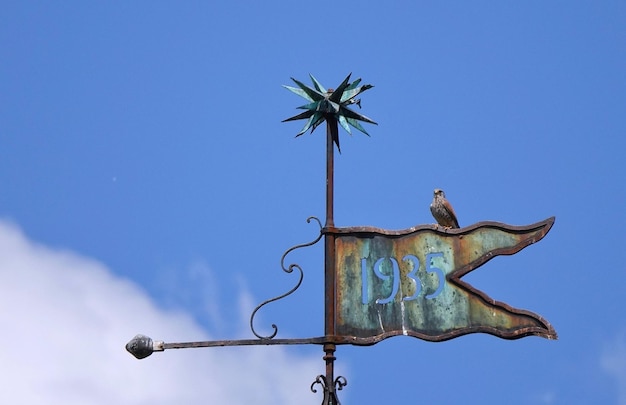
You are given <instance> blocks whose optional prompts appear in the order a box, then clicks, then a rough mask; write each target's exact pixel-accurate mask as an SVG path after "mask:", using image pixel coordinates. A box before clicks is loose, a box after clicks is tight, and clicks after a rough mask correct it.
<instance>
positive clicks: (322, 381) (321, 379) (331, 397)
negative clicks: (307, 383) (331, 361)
mask: <svg viewBox="0 0 626 405" xmlns="http://www.w3.org/2000/svg"><path fill="white" fill-rule="evenodd" d="M316 384H319V385H321V386H322V388H323V389H324V399H323V400H322V405H330V404H332V405H341V404H340V403H339V398H337V394H336V392H335V391H341V390H342V389H343V387H345V386H346V385H348V380H346V378H345V377H343V376H339V377H337V378H335V381H334V382H333V388H334V389H331V387H330V386H329V384H328V379H327V378H326V376H324V375H321V374H320V375H318V376H317V378H315V381H313V383H312V384H311V391H312V392H313V393H317V390H316V389H315V388H314V387H315V385H316Z"/></svg>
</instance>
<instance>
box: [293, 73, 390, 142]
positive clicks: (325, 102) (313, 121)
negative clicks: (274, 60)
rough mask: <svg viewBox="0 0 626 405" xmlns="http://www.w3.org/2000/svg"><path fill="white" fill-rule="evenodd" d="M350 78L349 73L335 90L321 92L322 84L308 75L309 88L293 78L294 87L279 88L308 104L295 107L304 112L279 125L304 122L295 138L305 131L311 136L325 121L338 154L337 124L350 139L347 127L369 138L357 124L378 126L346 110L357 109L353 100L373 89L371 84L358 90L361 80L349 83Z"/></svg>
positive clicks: (356, 100) (359, 100)
mask: <svg viewBox="0 0 626 405" xmlns="http://www.w3.org/2000/svg"><path fill="white" fill-rule="evenodd" d="M351 75H352V73H350V74H349V75H348V76H347V77H346V78H345V79H344V80H343V82H341V84H340V85H339V86H338V87H337V89H335V90H333V89H328V90H326V89H324V86H322V84H321V83H320V82H319V81H317V79H316V78H315V77H313V75H309V76H310V77H311V81H312V82H313V88H311V87H309V86H307V85H305V84H304V83H302V82H300V81H298V80H296V79H294V78H293V77H292V78H291V80H293V82H294V83H296V84H297V85H298V87H291V86H285V85H283V87H284V88H286V89H287V90H289V91H291V92H293V93H295V94H297V95H299V96H300V97H303V98H305V99H307V100H308V101H310V103H309V104H306V105H303V106H300V107H298V108H299V109H302V110H306V111H304V112H302V113H300V114H297V115H294V116H293V117H290V118H287V119H285V120H283V121H282V122H287V121H295V120H303V119H307V122H306V125H305V126H304V128H302V130H301V131H300V132H298V134H296V138H297V137H299V136H300V135H302V134H304V133H305V132H306V131H308V130H309V128H310V129H311V133H313V131H315V128H317V127H318V126H319V125H320V124H321V123H323V122H324V121H326V124H327V125H328V128H329V131H330V133H331V137H332V140H333V142H334V143H335V145H337V150H338V151H339V152H340V153H341V148H340V147H339V128H338V126H337V123H339V125H341V127H342V128H343V129H345V130H346V132H347V133H348V134H350V135H352V131H351V130H350V126H352V127H354V128H356V129H357V130H359V131H361V132H363V133H364V134H365V135H367V136H369V134H368V133H367V131H366V130H365V128H363V127H362V126H361V124H360V123H359V121H362V122H367V123H370V124H374V125H378V124H377V123H376V122H374V121H373V120H371V119H370V118H368V117H366V116H364V115H362V114H359V113H356V112H354V111H352V110H350V109H349V108H348V106H349V105H351V104H356V105H358V106H359V108H361V99H355V97H356V96H358V95H359V94H361V93H363V92H364V91H365V90H369V89H371V88H372V87H374V86H372V85H371V84H364V85H362V86H359V84H360V83H361V79H356V80H355V81H353V82H352V83H350V76H351Z"/></svg>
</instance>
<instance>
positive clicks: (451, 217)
mask: <svg viewBox="0 0 626 405" xmlns="http://www.w3.org/2000/svg"><path fill="white" fill-rule="evenodd" d="M430 212H432V214H433V217H435V220H437V223H438V224H439V225H441V226H443V227H444V228H459V221H458V220H457V219H456V214H455V213H454V209H453V208H452V205H451V204H450V203H449V202H448V200H446V194H445V193H444V192H443V190H441V189H438V188H437V189H435V192H434V196H433V202H432V203H431V204H430Z"/></svg>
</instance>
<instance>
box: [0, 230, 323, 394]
mask: <svg viewBox="0 0 626 405" xmlns="http://www.w3.org/2000/svg"><path fill="white" fill-rule="evenodd" d="M0 274H1V279H0V324H1V325H2V333H0V364H2V367H0V379H1V380H2V382H3V389H2V390H0V403H7V404H8V403H10V404H56V403H62V404H66V405H72V404H81V405H82V404H96V405H97V404H107V405H109V404H191V403H229V404H250V403H254V404H294V403H298V404H314V403H319V402H320V400H321V398H320V397H319V394H318V395H314V394H312V393H310V392H309V391H308V388H309V386H310V384H311V382H312V380H313V378H314V377H315V375H317V374H319V372H320V370H321V369H322V365H321V364H320V363H321V362H320V360H319V356H314V357H311V358H307V357H303V356H301V355H294V354H293V353H292V352H290V351H288V350H285V349H284V348H279V347H258V348H250V347H246V348H236V349H235V348H232V350H231V349H230V348H216V349H187V350H180V351H167V352H165V353H157V354H154V355H153V356H151V357H149V358H147V359H144V360H136V359H135V358H133V357H132V356H130V355H129V354H128V353H126V351H125V350H124V344H125V343H126V342H127V341H128V340H129V339H130V338H132V337H133V336H134V335H135V333H137V332H140V333H141V332H143V333H146V334H149V335H151V336H152V337H154V338H156V339H159V340H161V339H162V340H165V341H168V340H169V341H176V340H179V338H180V337H184V338H185V339H186V340H196V339H197V340H201V339H210V336H209V333H208V332H207V331H206V330H203V329H202V328H201V327H200V326H199V325H198V324H197V323H196V322H195V321H194V320H193V319H192V317H191V316H189V315H187V314H185V313H183V312H180V311H179V312H176V311H166V310H163V309H161V308H159V307H158V306H157V305H156V304H155V303H154V302H153V300H152V299H151V298H150V297H149V296H148V295H147V294H146V293H145V292H144V291H143V290H142V289H141V288H140V287H139V286H137V285H136V284H134V283H133V282H131V281H129V280H125V279H123V278H120V277H117V276H115V275H114V274H113V273H112V272H111V271H109V270H108V269H107V268H106V267H105V266H103V265H102V264H100V263H98V262H97V261H95V260H92V259H89V258H86V257H82V256H80V255H78V254H76V253H72V252H69V251H61V250H58V249H52V248H49V247H46V246H43V245H41V244H37V243H35V242H33V241H30V240H28V238H26V237H25V236H24V235H23V233H22V232H21V231H20V230H19V228H17V227H16V226H13V225H10V224H8V223H6V222H3V221H0ZM243 299H244V301H245V294H244V298H243Z"/></svg>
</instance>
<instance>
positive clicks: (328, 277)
mask: <svg viewBox="0 0 626 405" xmlns="http://www.w3.org/2000/svg"><path fill="white" fill-rule="evenodd" d="M331 126H334V128H333V127H331ZM333 129H334V133H335V134H336V133H337V130H338V128H337V120H336V119H334V117H333V118H330V117H329V118H328V119H327V120H326V225H325V226H326V227H334V226H335V221H334V217H333V216H334V210H333V205H334V163H335V162H334V144H333V139H332V133H333ZM324 241H325V249H324V284H325V290H326V298H325V317H326V319H325V323H326V325H325V332H326V333H325V335H326V336H327V337H328V336H334V335H335V236H334V234H332V233H331V234H328V233H327V234H326V235H325V240H324ZM324 353H325V355H324V361H325V362H326V388H325V389H326V390H327V392H326V393H325V394H326V395H324V396H325V398H326V400H325V401H324V404H335V401H336V398H337V396H336V394H335V376H334V363H335V354H334V353H335V344H334V343H326V344H325V345H324Z"/></svg>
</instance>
